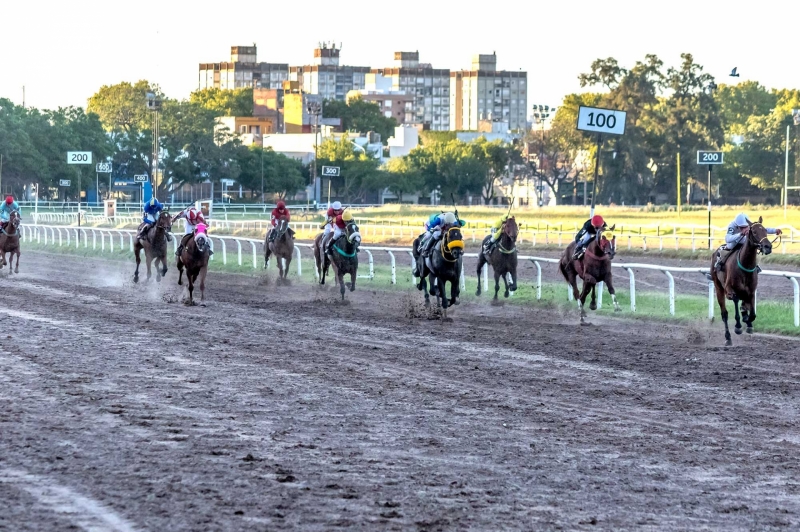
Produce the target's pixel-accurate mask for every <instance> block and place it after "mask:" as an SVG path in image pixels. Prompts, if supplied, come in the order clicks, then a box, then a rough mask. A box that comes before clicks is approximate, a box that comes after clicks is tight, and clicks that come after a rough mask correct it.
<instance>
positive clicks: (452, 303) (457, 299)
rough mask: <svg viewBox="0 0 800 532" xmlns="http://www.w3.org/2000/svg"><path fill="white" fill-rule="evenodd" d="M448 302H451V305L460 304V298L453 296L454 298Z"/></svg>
mask: <svg viewBox="0 0 800 532" xmlns="http://www.w3.org/2000/svg"><path fill="white" fill-rule="evenodd" d="M450 304H451V305H460V304H461V299H459V298H455V299H454V300H452V301H451V302H450Z"/></svg>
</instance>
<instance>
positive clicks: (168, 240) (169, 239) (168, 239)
mask: <svg viewBox="0 0 800 532" xmlns="http://www.w3.org/2000/svg"><path fill="white" fill-rule="evenodd" d="M167 242H172V235H171V234H170V233H169V231H167Z"/></svg>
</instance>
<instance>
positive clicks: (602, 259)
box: [558, 226, 622, 324]
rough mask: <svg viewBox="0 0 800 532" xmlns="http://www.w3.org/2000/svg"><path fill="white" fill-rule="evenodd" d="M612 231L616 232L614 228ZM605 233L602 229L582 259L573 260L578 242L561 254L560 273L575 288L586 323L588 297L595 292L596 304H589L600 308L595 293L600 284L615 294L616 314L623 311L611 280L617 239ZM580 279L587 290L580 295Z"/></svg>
mask: <svg viewBox="0 0 800 532" xmlns="http://www.w3.org/2000/svg"><path fill="white" fill-rule="evenodd" d="M609 230H611V231H613V230H614V226H612V227H611V228H610V229H609ZM604 232H605V230H603V229H601V230H599V231H598V232H597V235H596V236H595V237H594V238H593V239H592V241H591V242H590V243H589V245H588V246H587V247H586V253H584V255H583V257H581V258H580V259H578V260H573V258H572V256H573V254H574V253H575V246H576V245H577V243H576V242H574V241H573V242H572V243H570V245H569V246H567V249H565V250H564V253H562V254H561V261H560V262H559V265H558V267H559V270H561V274H562V275H563V276H564V279H566V280H567V283H569V285H570V286H572V294H573V296H574V297H575V299H576V300H577V302H578V308H579V309H580V311H581V323H582V324H583V323H586V320H585V319H584V318H586V311H585V310H584V308H583V307H584V304H585V303H586V296H587V295H589V293H590V292H591V294H592V301H591V303H590V304H589V308H590V309H591V310H596V309H597V296H596V294H595V286H596V285H597V283H599V282H603V283H605V285H606V287H607V288H608V293H609V294H611V300H612V301H613V302H614V311H615V312H619V311H620V310H622V309H621V308H620V306H619V303H617V296H616V292H615V291H614V284H613V282H612V278H611V259H613V258H614V255H616V252H617V251H616V237H612V238H611V240H608V238H606V236H605V235H604V234H603V233H604ZM577 277H580V278H581V279H583V289H582V290H581V292H580V294H579V293H578V283H577Z"/></svg>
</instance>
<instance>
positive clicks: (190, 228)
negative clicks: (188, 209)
mask: <svg viewBox="0 0 800 532" xmlns="http://www.w3.org/2000/svg"><path fill="white" fill-rule="evenodd" d="M196 228H197V224H192V223H189V220H184V224H183V234H184V235H190V234H192V233H194V230H195V229H196Z"/></svg>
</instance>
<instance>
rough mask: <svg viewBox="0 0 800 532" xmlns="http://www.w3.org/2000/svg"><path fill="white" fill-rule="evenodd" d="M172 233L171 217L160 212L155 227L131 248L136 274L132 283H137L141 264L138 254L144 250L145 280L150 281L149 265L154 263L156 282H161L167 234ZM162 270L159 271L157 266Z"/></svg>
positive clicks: (165, 270) (165, 268)
mask: <svg viewBox="0 0 800 532" xmlns="http://www.w3.org/2000/svg"><path fill="white" fill-rule="evenodd" d="M171 231H172V217H170V215H169V213H168V212H167V211H161V214H160V215H159V216H158V220H156V223H155V227H151V228H150V230H148V231H147V235H145V236H144V237H143V238H138V239H137V240H136V243H135V244H134V246H133V252H134V253H135V254H136V272H134V274H133V282H134V283H138V282H139V264H140V263H141V262H142V260H141V258H140V257H139V252H140V251H141V250H144V260H145V264H146V265H147V280H148V281H149V280H150V275H151V273H150V265H151V264H152V263H153V261H155V263H156V281H158V282H159V283H160V282H161V277H163V276H164V275H166V274H167V233H169V232H171ZM159 262H160V263H161V266H162V268H161V269H159V267H158V264H159Z"/></svg>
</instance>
